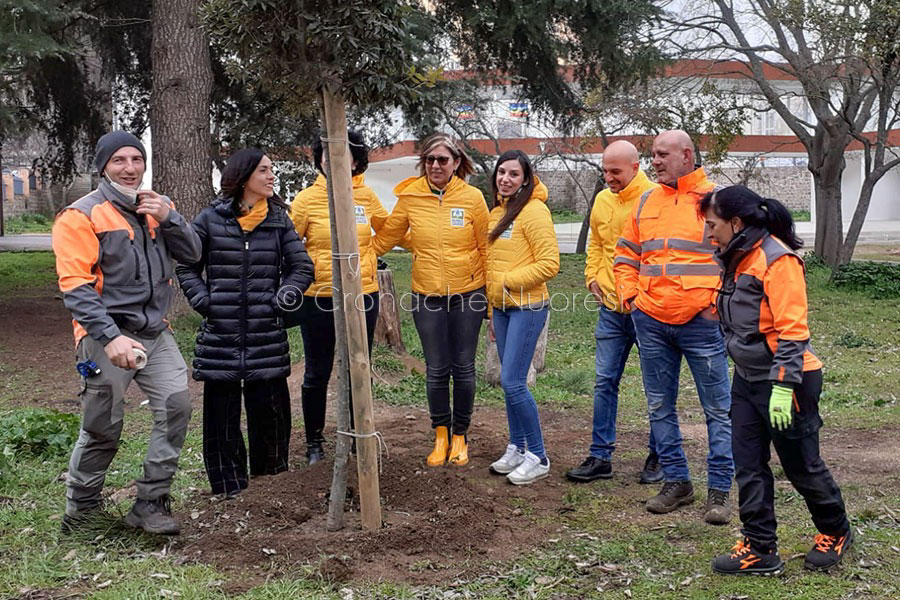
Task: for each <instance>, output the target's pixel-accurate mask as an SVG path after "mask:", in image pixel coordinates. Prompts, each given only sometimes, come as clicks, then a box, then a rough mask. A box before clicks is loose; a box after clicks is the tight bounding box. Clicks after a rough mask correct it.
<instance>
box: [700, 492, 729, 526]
mask: <svg viewBox="0 0 900 600" xmlns="http://www.w3.org/2000/svg"><path fill="white" fill-rule="evenodd" d="M730 518H731V507H730V506H729V505H728V492H723V491H722V490H714V489H712V488H709V490H708V491H707V493H706V516H705V517H704V518H703V520H704V521H706V522H707V523H709V524H710V525H725V524H726V523H728V519H730Z"/></svg>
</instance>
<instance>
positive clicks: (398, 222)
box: [375, 133, 488, 467]
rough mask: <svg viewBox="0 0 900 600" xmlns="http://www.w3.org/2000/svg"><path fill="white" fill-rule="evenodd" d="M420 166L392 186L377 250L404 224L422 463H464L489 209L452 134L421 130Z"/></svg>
mask: <svg viewBox="0 0 900 600" xmlns="http://www.w3.org/2000/svg"><path fill="white" fill-rule="evenodd" d="M418 167H419V173H420V176H419V177H410V178H409V179H406V180H404V181H402V182H400V184H399V185H397V187H395V188H394V193H395V194H396V195H397V205H396V206H395V207H394V210H393V212H392V213H391V216H390V217H388V220H387V221H386V222H385V223H384V225H383V226H382V228H381V229H380V230H379V231H378V233H377V235H376V236H375V251H376V252H377V253H378V254H379V255H380V254H384V253H385V252H387V251H388V250H390V249H391V248H393V247H394V246H396V245H397V244H398V243H400V242H401V240H403V238H404V236H406V235H407V231H408V232H409V235H408V237H407V240H406V241H404V245H405V246H407V247H408V248H410V249H411V250H412V255H413V266H412V291H413V292H414V300H413V302H412V312H413V320H414V321H415V324H416V330H417V331H418V332H419V338H420V339H421V340H422V351H423V352H424V354H425V366H426V376H425V388H426V394H427V396H428V408H429V411H430V413H431V426H432V428H434V430H435V441H434V450H433V451H432V452H431V454H429V455H428V458H427V459H426V463H427V464H428V466H431V467H437V466H441V465H443V464H445V463H449V464H453V465H458V466H462V465H465V464H466V463H468V462H469V453H468V447H467V445H466V431H467V430H468V428H469V422H470V421H471V418H472V409H473V407H474V405H475V350H476V348H477V346H478V334H479V332H480V330H481V322H482V320H483V319H484V317H485V314H486V311H487V302H486V298H485V293H484V282H485V274H484V271H485V269H484V261H485V251H486V246H487V224H488V211H487V205H486V204H485V201H484V196H483V195H482V193H481V192H480V191H479V190H478V189H477V188H475V187H472V186H471V185H469V184H467V183H466V181H465V178H466V177H467V176H468V175H470V174H471V173H472V172H473V170H474V169H473V166H472V160H471V159H470V158H469V156H468V155H467V154H466V153H465V150H464V149H463V147H462V145H461V144H460V143H459V142H458V141H456V140H455V139H453V138H452V137H450V136H448V135H445V134H442V133H436V134H434V135H431V136H430V137H428V138H426V139H425V140H424V141H423V142H422V144H421V153H420V154H419V164H418ZM451 375H452V377H453V402H452V405H451V402H450V378H451ZM451 431H452V439H451Z"/></svg>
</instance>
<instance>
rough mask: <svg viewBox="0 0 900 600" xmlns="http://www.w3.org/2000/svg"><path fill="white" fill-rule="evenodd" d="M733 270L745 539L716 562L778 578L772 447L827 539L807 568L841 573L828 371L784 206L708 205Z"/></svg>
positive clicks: (714, 195) (843, 525) (730, 326)
mask: <svg viewBox="0 0 900 600" xmlns="http://www.w3.org/2000/svg"><path fill="white" fill-rule="evenodd" d="M699 208H700V211H701V213H702V214H704V215H705V217H706V223H707V226H708V229H709V237H710V238H711V239H713V240H715V241H716V242H717V243H718V245H719V250H718V251H717V253H716V257H717V259H718V260H719V262H720V263H721V264H722V267H723V268H724V269H725V270H724V273H723V275H722V285H721V288H720V289H719V292H718V297H717V302H716V306H717V308H718V311H719V316H720V319H721V322H722V326H723V328H724V330H725V346H726V348H727V350H728V354H729V355H730V356H731V359H732V360H733V361H734V381H733V383H732V386H731V419H732V449H733V452H734V463H735V479H736V480H737V484H738V494H739V504H740V516H741V521H742V523H743V528H742V530H741V532H742V533H743V539H741V540H740V541H738V543H737V545H736V546H735V547H734V548H733V549H732V552H731V553H729V554H723V555H722V556H719V557H717V558H715V560H713V565H712V566H713V570H714V571H716V572H717V573H723V574H735V575H739V574H747V573H759V574H767V575H772V574H778V573H781V572H782V571H783V570H784V563H783V562H782V561H781V559H780V558H779V557H778V552H777V549H776V540H777V537H776V535H775V524H776V523H775V481H774V478H773V476H772V471H771V470H770V469H769V457H770V453H769V445H770V443H771V444H774V446H775V451H776V452H777V453H778V456H779V458H780V459H781V465H782V467H783V468H784V473H785V475H787V477H788V479H789V480H790V481H791V483H792V484H793V486H794V488H796V490H797V491H798V492H800V494H801V495H802V496H803V498H804V499H805V500H806V505H807V507H809V511H810V514H811V515H812V520H813V523H815V525H816V528H817V529H818V530H819V535H817V536H816V538H815V544H814V546H813V548H812V549H811V550H810V551H809V552H808V553H807V555H806V562H805V565H806V568H807V569H812V570H825V569H828V568H830V567H833V566H834V565H836V564H838V563H839V562H840V561H841V559H842V558H843V555H844V553H845V552H846V550H847V548H848V547H849V546H850V544H851V543H852V541H853V530H852V529H850V523H849V522H848V521H847V513H846V511H845V509H844V501H843V499H842V498H841V491H840V489H839V488H838V486H837V484H836V483H835V482H834V479H833V478H832V476H831V473H830V472H829V470H828V467H826V466H825V463H824V462H823V461H822V458H821V456H819V428H820V427H821V426H822V419H821V417H820V416H819V394H820V393H821V391H822V362H821V361H820V360H819V359H818V358H817V357H816V355H815V354H814V353H813V350H812V347H811V346H810V345H809V328H808V327H807V315H808V311H807V302H806V280H805V278H804V272H803V261H802V260H801V259H800V257H799V256H798V255H797V253H796V252H795V250H797V249H798V248H800V246H801V245H802V242H801V241H800V240H799V239H797V236H796V235H795V234H794V222H793V220H792V219H791V215H790V213H789V212H788V210H787V209H786V208H785V207H784V205H783V204H781V203H780V202H778V201H777V200H772V199H768V198H762V197H761V196H759V195H758V194H756V193H755V192H753V191H751V190H749V189H747V188H745V187H742V186H731V187H727V188H724V189H722V190H718V191H715V192H711V193H709V194H707V195H706V196H705V197H704V198H703V200H702V201H701V203H700V206H699Z"/></svg>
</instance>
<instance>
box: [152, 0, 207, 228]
mask: <svg viewBox="0 0 900 600" xmlns="http://www.w3.org/2000/svg"><path fill="white" fill-rule="evenodd" d="M199 6H200V0H166V2H162V1H161V0H156V1H154V2H153V11H152V27H153V41H152V53H151V56H152V60H153V88H152V91H151V94H150V131H151V133H152V136H153V139H152V144H153V155H152V166H153V189H154V191H157V192H159V193H161V194H165V195H167V196H169V197H170V198H172V201H173V202H175V206H176V208H177V209H178V212H180V213H181V214H183V215H184V216H185V218H187V219H189V220H190V219H192V218H193V217H194V216H196V214H197V213H198V212H199V211H200V209H201V208H203V207H204V206H206V205H207V204H209V201H210V199H211V198H212V167H211V165H210V161H209V144H210V133H209V99H210V94H211V91H212V67H211V62H210V56H209V40H208V39H207V36H206V33H205V32H204V30H203V28H202V27H201V24H200V18H199V15H198V12H197V11H198V9H199Z"/></svg>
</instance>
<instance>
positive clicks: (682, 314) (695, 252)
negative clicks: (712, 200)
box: [613, 130, 734, 525]
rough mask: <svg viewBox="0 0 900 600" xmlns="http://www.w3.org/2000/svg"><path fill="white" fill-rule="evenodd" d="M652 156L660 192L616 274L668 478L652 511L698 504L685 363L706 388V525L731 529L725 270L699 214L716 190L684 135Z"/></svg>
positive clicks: (641, 216) (623, 243) (629, 236)
mask: <svg viewBox="0 0 900 600" xmlns="http://www.w3.org/2000/svg"><path fill="white" fill-rule="evenodd" d="M652 154H653V168H654V169H655V170H656V178H657V181H658V182H659V184H660V185H659V187H657V188H655V189H653V190H651V191H649V192H647V193H645V194H644V195H643V196H641V199H640V200H639V201H638V203H637V206H636V207H635V210H634V212H633V213H632V215H631V218H630V219H629V220H628V222H627V223H626V224H625V228H624V230H623V232H622V238H621V239H620V240H619V243H618V246H617V248H616V259H615V264H614V266H613V271H614V272H615V277H616V291H617V293H618V298H619V301H620V302H621V303H622V304H623V306H626V307H631V308H632V309H633V310H632V313H631V318H632V320H633V322H634V328H635V333H636V335H637V340H638V351H639V354H640V358H641V375H642V377H643V380H644V392H645V394H646V395H647V406H648V412H649V414H650V428H651V431H652V432H653V437H654V439H655V440H656V450H657V452H658V453H659V461H660V464H661V465H662V470H663V480H664V484H663V487H662V490H661V491H660V493H659V494H657V495H656V496H654V497H653V498H650V500H648V501H647V510H648V511H650V512H653V513H669V512H672V511H673V510H675V509H677V508H678V507H679V506H683V505H685V504H690V503H691V502H693V501H694V488H693V485H692V484H691V477H690V473H689V471H688V464H687V458H686V457H685V455H684V450H683V449H682V436H681V429H680V427H679V425H678V413H677V410H676V400H677V398H678V377H679V374H680V372H681V359H682V357H684V358H685V359H686V360H687V363H688V366H689V367H690V370H691V374H692V375H693V378H694V383H695V384H696V386H697V394H698V395H699V397H700V404H701V406H702V407H703V412H704V414H705V416H706V430H707V434H708V439H709V455H708V456H707V475H708V477H707V481H708V492H707V500H706V514H705V520H706V522H707V523H711V524H714V525H723V524H725V523H727V522H728V519H729V517H730V505H729V502H728V494H729V492H730V490H731V478H732V476H733V475H734V461H733V460H732V454H731V419H730V417H729V414H728V413H729V410H730V408H731V386H730V384H729V381H728V360H727V358H726V357H725V345H724V339H723V336H722V331H721V328H720V327H719V322H718V318H717V315H716V313H715V309H714V296H715V291H716V289H717V288H718V286H719V275H720V268H719V265H718V264H717V263H716V262H715V260H714V258H713V254H714V252H715V248H714V247H713V246H712V245H711V243H710V242H709V241H708V239H707V238H706V237H705V235H704V231H705V222H704V218H703V216H701V215H700V213H699V211H698V210H697V204H698V203H699V201H700V199H701V198H703V196H704V195H705V194H707V193H708V192H711V191H713V190H714V189H715V187H716V186H715V185H714V184H713V183H712V182H711V181H709V179H707V178H706V174H705V173H704V172H703V169H702V168H695V167H694V164H695V158H696V157H695V154H694V144H693V143H692V142H691V138H690V136H688V134H687V133H685V132H684V131H680V130H673V131H665V132H663V133H661V134H659V136H657V138H656V139H655V140H654V141H653V152H652Z"/></svg>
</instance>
